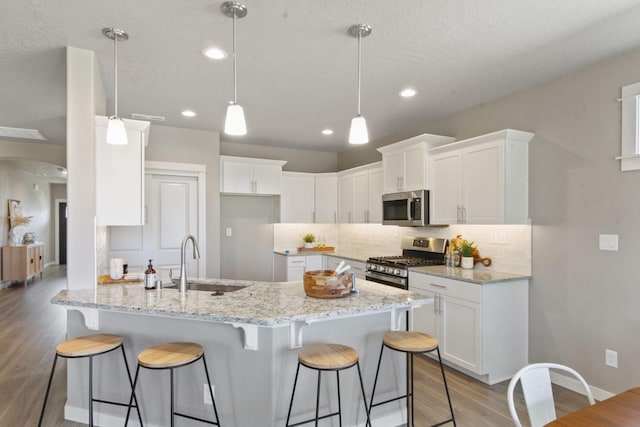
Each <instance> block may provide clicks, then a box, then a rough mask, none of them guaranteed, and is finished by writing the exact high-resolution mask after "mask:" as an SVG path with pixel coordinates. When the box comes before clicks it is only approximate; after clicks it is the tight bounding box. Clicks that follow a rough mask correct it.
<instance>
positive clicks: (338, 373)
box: [336, 371, 342, 427]
mask: <svg viewBox="0 0 640 427" xmlns="http://www.w3.org/2000/svg"><path fill="white" fill-rule="evenodd" d="M336 380H337V383H338V425H339V426H340V427H342V405H341V404H340V371H336Z"/></svg>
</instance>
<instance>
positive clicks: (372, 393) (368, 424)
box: [366, 344, 384, 427]
mask: <svg viewBox="0 0 640 427" xmlns="http://www.w3.org/2000/svg"><path fill="white" fill-rule="evenodd" d="M383 351H384V344H382V345H381V346H380V357H378V367H377V368H376V378H375V379H374V380H373V391H372V392H371V400H370V403H369V412H370V411H371V410H372V409H373V396H374V395H375V394H376V384H378V374H379V373H380V364H381V363H382V352H383ZM367 419H369V414H367ZM370 425H371V423H369V422H368V421H367V426H366V427H369V426H370Z"/></svg>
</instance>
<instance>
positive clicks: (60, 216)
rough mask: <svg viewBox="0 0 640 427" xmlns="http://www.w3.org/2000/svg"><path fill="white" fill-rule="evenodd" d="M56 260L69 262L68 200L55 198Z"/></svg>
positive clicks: (60, 262)
mask: <svg viewBox="0 0 640 427" xmlns="http://www.w3.org/2000/svg"><path fill="white" fill-rule="evenodd" d="M55 206H56V207H55V233H54V234H55V242H54V245H55V261H56V264H66V263H67V200H66V199H55Z"/></svg>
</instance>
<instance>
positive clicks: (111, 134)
mask: <svg viewBox="0 0 640 427" xmlns="http://www.w3.org/2000/svg"><path fill="white" fill-rule="evenodd" d="M102 34H104V35H105V37H107V38H110V39H111V40H113V87H114V92H115V95H114V105H115V108H114V114H113V116H111V117H109V120H108V122H107V143H108V144H114V145H126V144H128V143H129V141H127V131H126V129H125V128H124V122H123V121H122V119H121V118H120V117H118V42H119V41H125V40H128V39H129V35H128V34H127V33H126V32H125V31H124V30H120V29H118V28H103V29H102Z"/></svg>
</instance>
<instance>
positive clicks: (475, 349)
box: [409, 272, 528, 384]
mask: <svg viewBox="0 0 640 427" xmlns="http://www.w3.org/2000/svg"><path fill="white" fill-rule="evenodd" d="M409 287H410V290H411V291H413V292H416V293H419V294H422V295H425V296H427V297H430V298H433V304H429V305H426V306H422V307H420V308H417V309H414V310H413V311H412V312H411V315H410V321H409V322H410V323H409V325H410V329H411V330H414V331H419V332H424V333H427V334H429V335H433V336H435V337H436V338H438V341H439V345H440V354H441V356H442V358H443V360H445V361H446V362H447V364H448V365H450V366H452V367H454V368H458V369H460V370H461V371H463V372H465V373H467V374H469V375H472V376H474V377H475V378H477V379H479V380H481V381H484V382H486V383H487V384H495V383H498V382H501V381H504V380H506V379H509V378H511V377H512V376H513V374H514V373H515V372H516V371H517V370H518V369H520V368H521V367H522V366H524V365H526V364H527V363H528V281H527V280H514V281H508V282H496V283H484V284H477V283H470V282H464V281H459V280H452V279H448V278H443V277H438V276H431V275H428V274H422V273H415V272H410V273H409Z"/></svg>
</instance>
